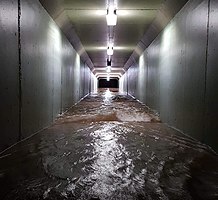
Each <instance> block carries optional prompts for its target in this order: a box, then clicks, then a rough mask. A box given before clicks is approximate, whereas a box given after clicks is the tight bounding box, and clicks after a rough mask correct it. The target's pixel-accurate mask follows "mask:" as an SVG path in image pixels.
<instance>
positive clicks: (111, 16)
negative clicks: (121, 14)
mask: <svg viewBox="0 0 218 200" xmlns="http://www.w3.org/2000/svg"><path fill="white" fill-rule="evenodd" d="M106 21H107V25H108V26H115V25H116V24H117V15H116V10H115V8H114V7H113V6H110V7H109V8H108V10H107V15H106Z"/></svg>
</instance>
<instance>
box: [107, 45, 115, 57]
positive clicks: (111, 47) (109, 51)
mask: <svg viewBox="0 0 218 200" xmlns="http://www.w3.org/2000/svg"><path fill="white" fill-rule="evenodd" d="M113 54H114V48H113V46H111V45H110V46H109V47H108V48H107V55H108V56H112V55H113Z"/></svg>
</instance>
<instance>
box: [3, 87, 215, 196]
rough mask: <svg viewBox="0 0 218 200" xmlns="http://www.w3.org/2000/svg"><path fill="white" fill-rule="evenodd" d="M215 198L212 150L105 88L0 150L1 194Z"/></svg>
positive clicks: (144, 107)
mask: <svg viewBox="0 0 218 200" xmlns="http://www.w3.org/2000/svg"><path fill="white" fill-rule="evenodd" d="M217 198H218V157H217V155H216V154H215V153H214V152H213V151H212V150H211V149H210V148H209V147H208V146H206V145H203V144H201V143H200V142H197V141H196V140H193V139H191V138H190V137H187V136H185V135H183V134H181V133H180V132H178V131H176V130H174V129H172V128H170V127H168V126H167V125H166V124H163V123H161V122H160V120H159V117H158V116H157V114H156V113H154V112H153V111H152V110H150V109H148V108H147V107H146V106H145V105H143V104H141V103H139V102H138V101H136V100H135V99H133V98H132V97H130V96H127V95H121V94H118V93H114V92H110V91H109V90H106V91H104V92H99V93H98V94H92V95H89V96H87V97H86V98H85V99H84V100H82V101H81V102H80V103H78V104H77V105H76V106H74V107H72V108H71V109H70V110H68V111H67V112H66V113H65V114H63V115H61V116H59V118H58V119H57V120H56V122H55V123H54V124H53V125H52V126H51V127H49V128H47V129H44V130H43V131H41V132H39V133H38V134H36V135H35V136H33V137H31V138H29V139H26V140H25V141H24V142H21V143H19V144H17V145H15V146H13V147H12V148H10V149H9V150H7V151H5V152H4V153H3V154H1V156H0V199H1V200H15V199H16V200H23V199H29V200H36V199H48V200H49V199H50V200H52V199H58V200H59V199H75V200H86V199H87V200H91V199H99V200H104V199H105V200H108V199H110V200H115V199H117V200H133V199H134V200H137V199H139V200H140V199H146V200H153V199H154V200H158V199H161V200H167V199H169V200H182V199H183V200H191V199H195V200H215V199H217Z"/></svg>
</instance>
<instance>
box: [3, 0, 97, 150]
mask: <svg viewBox="0 0 218 200" xmlns="http://www.w3.org/2000/svg"><path fill="white" fill-rule="evenodd" d="M21 13H22V15H21V18H20V20H18V4H17V0H1V1H0V19H2V20H1V21H0V60H1V63H0V66H1V67H0V68H1V78H0V92H1V100H0V110H1V115H0V126H1V133H0V134H1V140H0V150H2V149H5V148H7V147H8V146H10V145H12V144H14V143H16V142H18V141H19V140H20V139H23V138H26V137H28V136H30V135H31V134H33V133H36V132H37V131H39V130H40V129H42V128H44V127H46V126H48V125H50V124H51V123H52V122H53V120H54V119H55V118H56V117H57V115H58V114H59V113H62V112H63V111H65V110H66V109H67V108H69V107H71V106H72V105H73V104H74V103H76V102H78V101H79V99H80V98H82V97H84V96H85V95H86V94H88V93H89V92H90V90H91V82H93V80H94V77H93V76H92V75H91V72H90V69H89V68H88V67H87V66H86V65H85V64H84V63H83V62H82V61H81V60H80V56H79V55H78V54H77V53H76V51H75V50H74V49H73V47H72V46H71V44H70V43H69V42H68V40H67V39H66V38H65V36H64V35H63V34H62V33H61V31H60V29H59V28H58V27H57V25H56V24H55V23H54V22H53V20H52V19H51V18H50V16H49V15H48V14H47V12H46V11H45V10H44V8H43V7H42V6H41V4H40V3H39V2H38V1H35V0H21ZM18 22H19V23H20V27H18ZM19 43H20V49H19V48H18V47H19V45H18V44H19ZM19 57H20V59H19ZM19 60H20V61H19ZM19 62H20V63H19ZM91 79H93V80H92V81H91ZM19 82H20V87H19Z"/></svg>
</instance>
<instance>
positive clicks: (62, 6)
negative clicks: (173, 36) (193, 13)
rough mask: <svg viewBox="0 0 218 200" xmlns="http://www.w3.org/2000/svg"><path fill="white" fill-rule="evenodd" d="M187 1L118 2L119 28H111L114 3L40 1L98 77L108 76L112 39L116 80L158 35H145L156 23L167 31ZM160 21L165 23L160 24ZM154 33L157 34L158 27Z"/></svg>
mask: <svg viewBox="0 0 218 200" xmlns="http://www.w3.org/2000/svg"><path fill="white" fill-rule="evenodd" d="M186 1H187V0H180V3H178V2H177V4H176V3H175V0H174V1H172V0H171V1H170V0H168V1H167V0H134V1H133V0H115V1H114V3H115V4H116V5H117V17H118V19H117V25H116V26H114V27H109V26H107V23H106V12H107V11H106V9H107V7H108V4H110V3H111V2H113V1H112V0H89V1H88V0H40V2H41V3H42V5H43V6H44V8H45V9H46V10H47V11H48V12H49V14H50V15H51V16H52V18H53V19H54V20H55V21H56V23H57V24H58V25H59V27H60V28H61V29H62V31H63V32H64V33H65V35H66V37H67V38H68V39H69V41H70V42H71V43H72V45H73V46H74V48H75V49H76V50H77V52H78V53H79V54H80V55H81V57H82V59H83V61H85V62H86V63H87V64H88V66H89V67H90V68H91V70H92V71H93V73H94V74H96V75H97V76H98V77H104V76H106V74H107V73H106V60H107V57H108V56H107V52H106V49H107V45H108V42H109V37H110V38H113V42H114V54H113V56H112V71H111V76H115V77H117V76H118V75H119V74H120V75H121V74H123V73H124V72H125V70H126V69H127V68H128V66H129V65H131V63H132V62H133V61H134V59H135V57H136V55H135V54H139V53H140V51H143V50H144V48H145V47H146V45H147V44H146V43H149V44H150V42H151V41H150V40H152V39H154V38H153V37H155V34H158V32H156V33H152V32H151V31H150V32H151V33H149V34H152V36H150V37H149V35H148V36H146V31H149V29H151V27H152V24H154V23H155V20H156V21H157V22H156V24H159V25H160V24H161V26H163V27H164V25H165V24H167V22H169V20H170V19H171V18H172V17H173V15H174V14H175V12H176V11H177V10H178V9H180V8H181V7H182V6H183V5H184V3H185V2H186ZM171 2H174V4H173V3H171ZM161 13H162V15H161ZM163 18H164V19H163ZM158 20H160V21H161V20H165V21H163V22H162V21H161V23H159V22H158ZM159 25H158V26H159ZM163 27H160V28H159V29H160V30H159V31H161V30H162V28H163ZM154 29H155V30H157V28H156V27H154ZM147 38H149V39H150V40H149V41H148V40H147Z"/></svg>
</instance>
